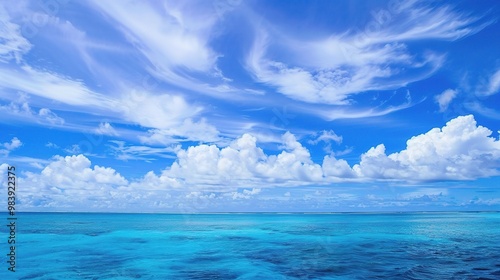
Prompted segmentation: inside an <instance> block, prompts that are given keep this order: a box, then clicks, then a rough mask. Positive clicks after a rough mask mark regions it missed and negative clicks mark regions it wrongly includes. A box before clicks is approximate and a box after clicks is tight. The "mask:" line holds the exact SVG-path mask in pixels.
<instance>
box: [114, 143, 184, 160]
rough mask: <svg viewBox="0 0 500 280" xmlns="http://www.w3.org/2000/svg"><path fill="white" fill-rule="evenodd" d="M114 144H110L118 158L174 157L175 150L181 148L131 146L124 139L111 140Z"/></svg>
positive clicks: (149, 158)
mask: <svg viewBox="0 0 500 280" xmlns="http://www.w3.org/2000/svg"><path fill="white" fill-rule="evenodd" d="M109 142H110V143H113V144H114V145H110V148H111V149H112V150H113V153H114V154H115V156H116V158H117V159H119V160H145V161H150V160H153V159H154V158H155V157H162V158H174V157H175V156H174V154H175V152H176V151H177V150H178V149H179V147H178V146H173V147H166V148H153V147H148V146H130V145H126V144H125V142H124V141H116V140H112V141H109Z"/></svg>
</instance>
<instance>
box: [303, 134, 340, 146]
mask: <svg viewBox="0 0 500 280" xmlns="http://www.w3.org/2000/svg"><path fill="white" fill-rule="evenodd" d="M321 141H323V142H325V143H329V142H331V141H333V142H335V143H337V144H340V143H342V136H338V135H337V134H335V132H334V131H333V130H329V131H326V130H323V131H322V132H321V134H320V135H319V136H318V137H317V138H316V139H315V140H309V144H313V145H316V144H318V143H319V142H321Z"/></svg>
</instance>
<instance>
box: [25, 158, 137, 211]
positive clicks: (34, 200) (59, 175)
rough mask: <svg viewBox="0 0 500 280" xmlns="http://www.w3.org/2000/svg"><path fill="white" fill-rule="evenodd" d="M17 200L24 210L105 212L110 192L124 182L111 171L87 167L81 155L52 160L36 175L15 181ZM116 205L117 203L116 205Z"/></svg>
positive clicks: (111, 201)
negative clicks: (89, 210) (58, 208)
mask: <svg viewBox="0 0 500 280" xmlns="http://www.w3.org/2000/svg"><path fill="white" fill-rule="evenodd" d="M19 180H20V183H21V184H22V185H23V188H22V189H21V190H20V191H19V194H18V196H19V199H20V201H21V203H22V204H23V205H26V207H36V206H42V207H61V208H66V207H68V208H71V207H84V208H83V209H85V210H88V209H89V208H97V209H98V208H107V207H109V206H110V205H112V203H113V202H114V201H113V192H116V191H117V190H119V189H120V188H123V187H124V186H126V185H128V181H127V180H126V179H125V178H124V177H123V176H121V175H120V174H119V173H117V172H116V171H115V170H114V169H112V168H106V167H100V166H97V165H95V166H94V167H92V166H91V162H90V160H89V159H88V158H86V157H85V156H83V155H75V156H67V157H61V156H55V157H54V158H53V159H52V161H51V162H50V163H49V164H48V165H46V166H45V168H43V170H42V171H41V172H40V173H31V172H26V174H25V177H20V178H19ZM116 202H117V203H120V202H119V201H116Z"/></svg>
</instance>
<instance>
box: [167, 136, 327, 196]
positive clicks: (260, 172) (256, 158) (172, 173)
mask: <svg viewBox="0 0 500 280" xmlns="http://www.w3.org/2000/svg"><path fill="white" fill-rule="evenodd" d="M282 143H283V148H284V149H285V150H284V151H282V152H281V153H279V154H278V155H266V154H265V153H264V152H263V150H262V149H261V148H259V147H257V145H256V138H255V137H253V136H252V135H249V134H244V135H243V136H241V138H239V139H236V140H235V141H234V142H232V143H231V144H230V145H229V146H228V147H225V148H218V147H217V146H215V145H199V146H191V147H189V148H187V149H185V150H184V149H181V150H179V151H178V152H177V160H176V162H174V163H173V164H172V165H171V166H170V167H169V168H167V169H166V170H164V172H163V173H162V175H161V177H167V178H172V179H177V180H181V181H182V182H184V184H185V185H186V186H188V187H202V186H203V187H208V188H211V187H214V188H235V187H244V186H255V185H259V186H260V185H263V186H272V185H300V184H304V183H305V182H313V181H321V180H322V172H321V166H319V165H318V164H315V163H313V162H312V160H311V158H310V154H309V151H308V150H307V149H306V148H304V147H303V146H302V145H301V144H300V143H299V142H298V141H297V140H296V138H295V136H293V135H292V134H291V133H285V134H284V135H283V137H282ZM161 177H160V178H161Z"/></svg>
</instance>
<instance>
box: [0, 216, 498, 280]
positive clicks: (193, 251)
mask: <svg viewBox="0 0 500 280" xmlns="http://www.w3.org/2000/svg"><path fill="white" fill-rule="evenodd" d="M5 217H7V216H6V215H5ZM16 223H17V228H16V230H17V232H16V272H11V271H8V270H7V267H8V263H7V262H5V261H3V262H2V264H3V266H4V268H2V272H1V273H0V278H1V279H260V280H265V279H500V213H495V212H449V213H448V212H446V213H444V212H436V213H433V212H430V213H341V214H286V213H283V214H276V213H253V214H250V213H244V214H234V213H232V214H109V213H106V214H102V213H18V214H17V221H16ZM1 234H2V236H4V237H5V238H2V239H4V240H5V241H4V242H3V243H2V245H1V246H2V247H1V248H3V251H4V252H5V253H8V245H7V241H6V240H7V235H8V232H7V230H6V227H2V230H1ZM5 253H3V256H5ZM4 258H6V257H4Z"/></svg>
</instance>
